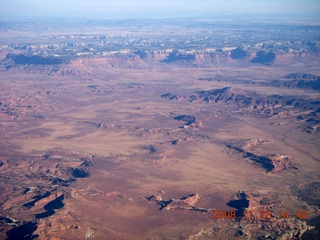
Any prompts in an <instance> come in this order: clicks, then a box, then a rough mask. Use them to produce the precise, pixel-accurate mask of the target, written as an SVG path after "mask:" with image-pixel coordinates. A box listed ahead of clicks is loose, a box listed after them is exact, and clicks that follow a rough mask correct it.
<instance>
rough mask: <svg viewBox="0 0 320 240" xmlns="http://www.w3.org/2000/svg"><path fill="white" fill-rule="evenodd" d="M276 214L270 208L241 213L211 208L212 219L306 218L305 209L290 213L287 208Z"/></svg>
mask: <svg viewBox="0 0 320 240" xmlns="http://www.w3.org/2000/svg"><path fill="white" fill-rule="evenodd" d="M277 213H278V214H277V215H276V214H275V213H273V212H272V211H270V210H264V209H262V210H259V211H255V212H253V211H252V210H244V211H243V212H242V214H241V212H240V213H239V211H235V210H213V216H212V219H236V218H242V219H244V220H253V219H257V220H270V219H271V218H275V217H277V218H282V219H289V218H291V217H296V218H297V219H307V218H308V212H307V211H306V210H298V211H297V212H295V213H294V214H291V213H290V212H289V211H288V210H286V211H282V210H280V211H278V212H277Z"/></svg>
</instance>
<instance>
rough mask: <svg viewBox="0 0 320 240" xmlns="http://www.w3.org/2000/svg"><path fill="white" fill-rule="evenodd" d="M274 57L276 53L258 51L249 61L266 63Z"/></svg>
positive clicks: (270, 61)
mask: <svg viewBox="0 0 320 240" xmlns="http://www.w3.org/2000/svg"><path fill="white" fill-rule="evenodd" d="M275 59H276V54H274V53H273V52H268V53H265V52H264V51H259V52H257V55H256V57H255V58H253V59H252V60H251V62H252V63H262V64H268V63H272V62H273V61H274V60H275Z"/></svg>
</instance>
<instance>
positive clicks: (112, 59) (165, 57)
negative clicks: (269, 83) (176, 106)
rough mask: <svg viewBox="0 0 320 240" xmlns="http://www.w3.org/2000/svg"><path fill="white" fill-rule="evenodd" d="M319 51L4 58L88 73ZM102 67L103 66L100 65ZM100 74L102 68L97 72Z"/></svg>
mask: <svg viewBox="0 0 320 240" xmlns="http://www.w3.org/2000/svg"><path fill="white" fill-rule="evenodd" d="M318 58H319V56H318V54H317V53H305V54H300V53H299V54H295V53H290V54H287V53H279V54H278V53H277V54H275V53H273V52H268V53H265V52H263V51H259V52H258V53H257V54H254V53H249V52H247V51H245V50H243V49H241V48H236V49H234V50H232V51H221V52H216V53H201V52H196V53H192V54H186V53H183V52H178V51H175V52H172V53H167V52H164V51H155V52H148V51H136V52H134V53H133V54H123V55H110V56H104V57H100V56H97V57H77V58H73V59H70V60H69V59H68V60H66V59H61V58H53V57H42V56H26V55H23V54H19V55H15V54H8V55H7V56H6V58H5V59H3V60H2V61H0V65H2V66H3V67H4V68H5V69H7V70H9V71H19V72H20V71H21V72H28V73H41V74H47V75H61V76H65V75H77V76H78V75H88V74H92V73H93V72H92V70H91V69H92V67H94V68H96V69H98V68H99V69H104V68H106V67H112V68H145V67H150V66H152V65H154V64H157V63H162V64H172V65H177V66H185V67H192V68H193V67H212V66H217V65H218V66H239V65H240V66H242V65H246V66H247V65H250V64H253V63H254V64H257V63H258V64H264V65H266V64H267V65H270V64H276V65H287V64H290V63H292V62H296V61H299V62H308V61H314V60H316V59H318ZM100 67H101V68H100ZM94 73H95V74H97V73H98V72H94Z"/></svg>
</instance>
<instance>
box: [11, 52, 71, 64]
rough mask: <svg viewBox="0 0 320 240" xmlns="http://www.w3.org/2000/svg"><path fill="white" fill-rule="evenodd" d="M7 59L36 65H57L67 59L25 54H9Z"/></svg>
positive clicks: (16, 62)
mask: <svg viewBox="0 0 320 240" xmlns="http://www.w3.org/2000/svg"><path fill="white" fill-rule="evenodd" d="M6 59H12V61H13V62H14V64H21V65H27V64H34V65H57V64H62V63H65V62H66V61H65V60H63V59H55V58H44V57H41V56H30V57H29V56H25V55H23V54H19V55H13V54H8V55H7V57H6Z"/></svg>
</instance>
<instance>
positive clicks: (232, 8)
mask: <svg viewBox="0 0 320 240" xmlns="http://www.w3.org/2000/svg"><path fill="white" fill-rule="evenodd" d="M0 9H1V10H0V16H1V17H0V19H2V20H4V19H8V18H9V19H10V18H36V17H46V18H59V17H68V18H79V17H83V18H139V17H141V18H144V17H145V18H167V17H187V16H190V17H198V16H205V17H207V16H217V15H223V14H241V15H254V14H255V15H258V14H260V15H263V16H266V15H269V14H278V15H283V14H284V15H290V16H315V17H317V16H319V13H320V1H318V0H305V1H302V0H269V1H257V0H242V1H238V0H226V1H223V2H221V1H218V0H198V1H196V2H195V1H183V0H175V1H170V0H162V1H157V2H155V1H148V0H132V1H130V0H118V1H102V0H92V1H88V0H83V1H78V0H69V1H62V0H48V1H39V0H28V1H22V0H10V1H8V0H5V1H1V2H0Z"/></svg>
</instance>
